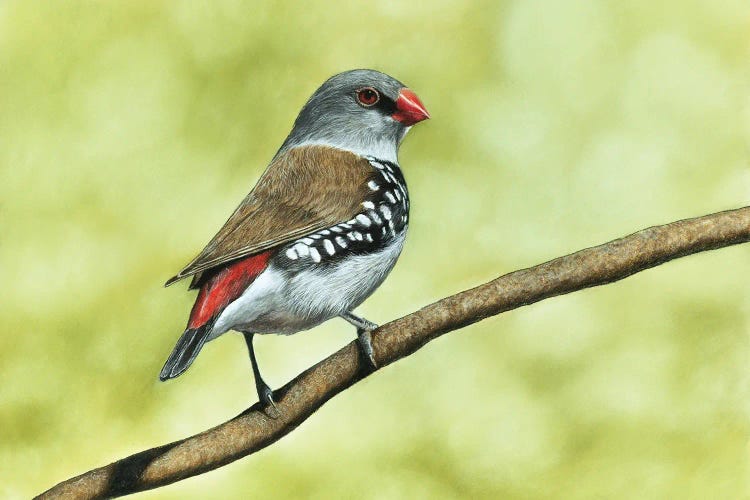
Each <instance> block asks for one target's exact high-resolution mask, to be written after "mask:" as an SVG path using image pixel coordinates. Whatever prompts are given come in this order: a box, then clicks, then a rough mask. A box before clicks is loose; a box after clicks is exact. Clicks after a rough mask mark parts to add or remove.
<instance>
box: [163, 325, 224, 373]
mask: <svg viewBox="0 0 750 500" xmlns="http://www.w3.org/2000/svg"><path fill="white" fill-rule="evenodd" d="M213 326H214V322H213V321H209V322H208V323H206V324H205V325H203V326H199V327H198V328H188V329H187V330H185V332H183V334H182V336H181V337H180V340H178V341H177V345H176V346H174V350H172V354H170V355H169V359H167V362H166V363H164V368H162V369H161V373H160V374H159V380H161V381H164V380H169V379H170V378H175V377H178V376H180V375H182V374H183V373H184V372H185V370H187V369H188V368H189V367H190V365H191V364H192V363H193V360H195V357H196V356H197V355H198V353H199V352H200V351H201V348H202V347H203V344H205V343H206V340H208V335H209V334H210V333H211V329H212V328H213Z"/></svg>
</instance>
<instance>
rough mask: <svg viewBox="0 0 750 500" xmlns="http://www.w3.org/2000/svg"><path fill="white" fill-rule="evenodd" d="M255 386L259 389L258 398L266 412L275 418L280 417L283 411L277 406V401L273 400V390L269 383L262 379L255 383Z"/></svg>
mask: <svg viewBox="0 0 750 500" xmlns="http://www.w3.org/2000/svg"><path fill="white" fill-rule="evenodd" d="M255 388H256V389H257V391H258V400H259V401H260V404H261V405H262V407H263V410H264V411H265V412H266V414H267V415H268V416H269V417H271V418H273V419H277V418H279V417H280V416H281V412H280V411H279V409H278V408H277V407H276V402H274V400H273V391H272V390H271V388H270V387H268V384H266V383H265V382H263V381H262V380H261V381H260V382H258V383H257V384H255Z"/></svg>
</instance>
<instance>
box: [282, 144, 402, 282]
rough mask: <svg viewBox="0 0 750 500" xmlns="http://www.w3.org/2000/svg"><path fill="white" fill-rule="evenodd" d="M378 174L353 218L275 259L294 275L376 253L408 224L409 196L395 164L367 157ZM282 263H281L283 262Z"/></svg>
mask: <svg viewBox="0 0 750 500" xmlns="http://www.w3.org/2000/svg"><path fill="white" fill-rule="evenodd" d="M366 158H367V161H368V162H369V163H370V165H372V166H373V168H374V169H375V170H376V171H377V172H378V176H377V177H376V179H374V180H371V181H370V182H369V183H368V187H369V188H370V193H369V196H368V197H367V198H366V199H365V200H364V201H363V202H362V211H361V212H360V213H358V214H357V215H356V216H355V217H354V218H352V219H350V220H348V221H346V222H342V223H340V224H337V225H335V226H331V227H328V228H326V229H323V230H321V231H318V232H317V233H313V234H310V235H308V236H305V237H304V238H300V239H298V240H295V241H294V242H292V243H290V244H288V245H287V246H285V247H284V248H283V249H282V250H281V251H280V252H279V253H278V255H277V257H276V259H283V266H284V267H285V268H287V269H290V270H292V271H296V270H298V269H299V268H305V267H308V266H313V265H321V266H325V265H328V264H331V263H336V262H338V261H340V259H342V258H345V257H347V256H353V255H364V254H372V253H377V252H380V251H381V250H383V248H384V247H385V246H387V245H388V244H389V243H390V242H391V241H392V240H393V239H394V238H396V237H397V236H400V235H402V234H403V233H404V232H405V231H406V228H407V226H408V224H409V194H408V191H407V189H406V181H405V180H404V176H403V174H402V173H401V169H400V168H399V166H398V165H397V164H396V163H393V162H390V161H386V160H381V159H377V158H374V157H371V156H368V157H366ZM280 263H281V262H280Z"/></svg>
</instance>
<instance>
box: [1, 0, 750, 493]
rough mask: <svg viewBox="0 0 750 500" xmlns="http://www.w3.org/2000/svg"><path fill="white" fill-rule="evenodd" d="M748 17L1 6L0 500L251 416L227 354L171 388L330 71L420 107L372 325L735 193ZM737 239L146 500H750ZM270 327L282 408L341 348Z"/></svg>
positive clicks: (547, 313) (542, 318) (541, 312)
mask: <svg viewBox="0 0 750 500" xmlns="http://www.w3.org/2000/svg"><path fill="white" fill-rule="evenodd" d="M749 13H750V4H748V2H747V0H733V1H731V0H730V1H727V0H724V1H711V0H705V1H694V0H688V1H685V0H669V1H653V0H642V1H625V2H623V1H614V0H612V1H575V0H560V1H543V0H538V1H523V0H517V1H502V2H489V1H485V2H447V1H444V2H439V1H436V2H429V3H428V2H424V3H421V4H420V3H417V2H397V1H388V0H377V1H371V2H363V3H352V4H349V3H343V2H340V3H337V4H334V3H332V2H331V3H327V2H308V3H302V2H299V3H291V2H290V3H278V4H277V3H273V2H256V3H252V2H242V1H212V2H190V1H173V2H154V1H119V2H114V1H113V2H102V1H89V2H84V1H67V2H63V1H54V2H43V1H6V2H2V3H0V224H1V226H0V266H1V267H0V272H1V274H0V279H1V280H2V286H1V287H0V304H1V305H0V321H1V322H2V323H1V326H2V334H1V335H2V336H1V337H0V496H2V497H19V498H23V497H28V496H30V495H31V494H34V493H38V492H40V491H42V490H43V489H46V488H47V487H49V486H52V484H54V483H56V482H57V481H59V480H62V479H65V478H66V477H69V476H71V475H74V474H77V473H80V472H83V471H84V470H87V469H89V468H91V467H94V466H98V465H102V464H104V463H108V462H110V461H113V460H114V459H117V458H120V457H122V456H125V455H126V454H129V453H132V452H135V451H137V450H140V449H143V448H146V447H151V446H154V445H158V444H162V443H165V442H168V441H172V440H175V439H178V438H182V437H185V436H187V435H189V434H192V433H195V432H198V431H201V430H203V429H205V428H207V427H210V426H212V425H215V424H217V423H219V422H221V421H223V420H224V419H227V418H229V417H231V416H233V415H235V414H237V413H238V412H239V411H241V410H242V409H243V408H245V407H246V406H248V405H249V404H250V403H252V402H253V401H254V398H255V394H254V386H253V382H252V374H251V371H250V367H249V364H248V361H247V359H246V352H245V347H244V343H243V341H242V339H241V338H240V337H239V336H238V335H227V336H225V337H224V338H222V339H221V340H220V341H218V342H215V343H212V344H210V345H209V346H208V347H207V348H206V349H205V350H204V352H203V353H202V354H201V356H200V358H199V359H198V361H197V363H196V364H195V365H194V366H193V367H192V368H191V370H190V371H189V372H188V373H187V374H186V375H184V376H183V377H180V378H179V379H177V380H174V381H172V382H169V383H159V382H157V374H158V372H159V369H160V368H161V365H162V363H163V361H164V359H165V358H166V356H167V355H168V353H169V352H170V350H171V348H172V346H173V343H174V341H175V340H176V338H177V336H178V335H179V334H180V332H181V331H182V327H183V326H184V323H185V321H186V315H187V313H188V311H189V309H190V306H191V301H192V299H193V296H194V294H193V293H187V292H186V291H185V285H184V284H180V285H177V286H175V287H172V288H169V289H166V290H165V289H163V288H162V287H161V284H162V283H163V281H164V280H165V279H166V278H168V277H169V276H170V275H172V274H173V273H174V272H175V271H177V270H178V269H179V268H180V267H181V266H182V265H183V264H185V263H186V262H187V261H188V260H189V259H190V258H191V257H193V255H194V254H195V253H196V252H197V251H198V250H199V249H200V248H201V246H202V244H204V243H205V242H206V241H207V240H208V238H209V237H210V236H211V235H212V234H213V232H214V231H215V230H216V229H217V228H218V227H219V226H220V225H221V223H222V222H223V221H224V219H225V218H226V217H227V216H228V215H229V213H231V211H232V209H233V208H234V206H235V205H236V204H237V203H238V202H239V200H240V199H241V198H242V197H243V196H244V194H245V193H246V192H247V191H248V190H249V188H250V187H251V186H252V185H253V183H254V181H255V179H257V177H258V176H259V174H260V173H261V171H262V169H263V168H264V166H265V165H266V162H267V161H268V160H269V158H270V157H271V156H272V155H273V154H274V152H275V150H276V148H277V147H278V146H279V144H280V143H281V141H282V140H283V138H284V137H285V135H286V133H287V132H288V130H289V128H290V126H291V123H292V121H293V120H294V118H295V116H296V113H297V111H298V110H299V108H300V107H301V105H302V104H303V103H304V101H305V99H306V98H307V97H308V96H309V95H310V93H311V92H312V91H313V90H314V89H315V88H316V87H317V86H318V85H319V84H320V83H321V82H322V81H323V80H324V79H325V78H327V77H328V76H329V75H331V74H333V73H336V72H339V71H343V70H346V69H350V68H356V67H373V68H376V69H379V70H382V71H385V72H387V73H390V74H392V75H394V76H395V77H397V78H399V79H401V80H402V81H404V82H406V83H407V84H408V85H410V86H411V87H412V88H413V89H414V90H415V91H416V92H417V93H418V94H419V95H420V96H421V97H422V100H423V101H424V103H425V104H426V106H427V108H428V109H429V110H430V112H431V113H432V116H433V118H432V120H430V121H428V122H426V123H424V124H420V125H419V126H417V127H415V128H414V130H413V131H412V132H411V134H410V136H409V137H408V138H407V140H406V141H405V143H404V145H403V147H402V151H401V156H400V157H401V163H402V166H403V168H404V172H405V175H406V178H407V180H408V183H409V187H410V191H411V193H412V199H413V203H412V206H413V212H412V217H411V229H410V231H411V232H410V235H409V238H408V242H407V245H406V248H405V251H404V253H403V256H402V258H401V260H400V263H399V265H398V266H397V267H396V269H395V271H394V272H393V274H392V276H391V277H390V278H389V280H388V281H387V282H386V284H385V285H384V286H383V287H382V288H381V289H380V291H379V292H377V293H376V294H375V295H374V296H373V297H372V299H371V300H369V301H368V302H367V303H366V304H365V305H364V306H363V307H362V308H361V309H360V311H361V312H363V313H364V314H365V315H366V316H367V317H368V318H370V319H372V320H375V321H377V322H381V323H382V322H385V321H388V320H389V319H392V318H396V317H399V316H401V315H404V314H406V313H408V312H410V311H412V310H414V309H415V308H417V307H419V306H421V305H424V304H426V303H429V302H431V301H433V300H435V299H438V298H440V297H442V296H445V295H447V294H450V293H452V292H456V291H459V290H461V289H464V288H467V287H470V286H473V285H476V284H479V283H481V282H483V281H486V280H489V279H491V278H493V277H495V276H497V275H499V274H502V273H505V272H508V271H511V270H514V269H517V268H520V267H526V266H530V265H533V264H536V263H539V262H542V261H545V260H548V259H550V258H553V257H556V256H558V255H562V254H565V253H568V252H571V251H574V250H577V249H580V248H583V247H586V246H591V245H594V244H598V243H601V242H604V241H607V240H609V239H612V238H615V237H618V236H622V235H624V234H627V233H629V232H632V231H635V230H637V229H640V228H643V227H646V226H649V225H654V224H659V223H664V222H669V221H671V220H675V219H680V218H685V217H689V216H697V215H701V214H704V213H709V212H714V211H719V210H723V209H729V208H733V207H738V206H742V205H744V204H747V201H748V197H750V171H749V170H748V149H747V147H746V144H747V142H748V141H747V139H748V136H749V135H750V112H749V111H748V109H749V106H748V104H750V93H748V86H747V81H748V78H747V77H748V72H747V70H748V67H750V66H749V65H748V56H749V54H750V51H749V50H748V49H749V47H750V44H749V43H748V42H750V17H749V16H748V14H749ZM748 251H749V250H748V248H747V247H735V248H731V249H725V250H721V251H716V252H712V253H710V254H703V255H699V256H694V257H690V258H686V259H683V260H680V261H678V262H674V263H670V264H668V265H665V266H663V267H660V268H657V269H654V270H651V271H648V272H645V273H643V274H640V275H637V276H635V277H633V278H630V279H628V280H625V281H624V282H621V283H617V284H614V285H611V286H607V287H603V288H598V289H592V290H588V291H584V292H581V293H576V294H573V295H570V296H567V297H560V298H555V299H552V300H548V301H546V302H543V303H540V304H536V305H533V306H531V307H528V308H526V309H522V310H518V311H513V312H511V313H508V314H504V315H502V316H501V317H498V318H493V319H490V320H488V321H485V322H483V323H481V324H478V325H475V326H472V327H469V328H466V329H464V330H461V331H459V332H455V333H452V334H449V335H447V336H446V337H443V338H441V339H440V340H438V341H436V342H434V343H433V344H430V345H428V346H427V347H425V348H424V349H423V350H421V351H419V352H418V353H417V354H415V355H414V356H411V357H410V358H408V359H406V360H403V361H401V362H399V363H397V364H396V365H394V366H391V367H388V368H387V369H385V370H383V371H382V372H381V373H378V374H377V375H376V376H374V377H372V378H370V379H368V380H366V381H365V382H364V383H361V384H359V385H357V386H356V387H354V388H353V389H351V390H349V391H347V392H346V393H344V394H342V395H340V396H339V397H336V398H335V399H334V400H332V401H331V402H330V403H328V404H327V405H326V406H325V407H324V408H323V409H322V410H320V411H319V412H318V413H317V414H316V415H314V416H313V417H312V418H310V420H309V421H307V422H305V423H304V425H302V426H301V428H299V429H298V430H296V431H295V432H294V433H292V434H291V435H290V436H288V437H287V438H285V439H283V440H282V441H281V442H279V443H277V444H275V445H273V446H272V447H270V448H269V449H267V450H265V451H263V452H261V453H259V454H257V455H254V456H252V457H250V458H247V459H243V460H240V461H239V462H236V463H234V464H232V465H229V466H227V467H224V468H222V469H220V470H219V471H215V472H211V473H208V474H205V475H203V476H200V477H198V478H194V479H189V480H186V481H184V482H181V483H179V484H177V485H172V486H168V487H165V488H163V489H159V490H157V491H154V492H150V493H148V494H146V495H144V497H146V498H175V499H176V498H210V497H217V498H218V497H234V498H245V497H248V498H305V497H311V498H336V497H339V498H468V497H480V498H550V499H552V498H623V499H625V498H696V499H697V498H700V499H702V498H747V497H748V495H750V490H749V489H748V477H749V476H748V471H749V469H748V465H749V461H748V458H749V456H748V454H749V453H750V452H749V450H750V448H749V446H748V439H749V437H750V337H748V334H749V333H750V259H748ZM352 337H353V331H352V329H351V328H350V327H348V326H347V325H346V324H344V323H343V322H342V321H332V322H330V323H327V324H325V325H323V326H321V327H318V328H316V329H314V330H313V331H311V332H308V333H305V334H304V335H298V336H293V337H284V338H282V337H265V338H261V339H260V340H259V341H258V343H257V347H258V351H259V358H260V363H261V367H262V369H263V371H264V373H265V374H266V378H267V380H268V381H269V382H270V383H271V384H272V385H273V386H274V387H277V386H279V385H281V384H283V383H284V382H286V381H287V380H289V379H290V378H292V377H293V376H294V375H295V374H297V373H298V372H299V371H300V370H302V369H303V368H305V367H307V366H309V365H311V364H312V363H314V362H316V361H318V360H320V359H321V358H323V357H324V356H326V355H327V354H328V353H330V352H332V351H334V350H335V349H337V348H338V347H339V346H341V345H343V344H344V343H346V342H348V341H350V340H351V339H352Z"/></svg>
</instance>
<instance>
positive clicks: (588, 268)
mask: <svg viewBox="0 0 750 500" xmlns="http://www.w3.org/2000/svg"><path fill="white" fill-rule="evenodd" d="M747 241H750V207H745V208H740V209H737V210H730V211H727V212H720V213H716V214H712V215H706V216H704V217H699V218H696V219H687V220H683V221H678V222H674V223H671V224H667V225H664V226H657V227H652V228H649V229H644V230H643V231H639V232H637V233H634V234H631V235H630V236H626V237H624V238H621V239H618V240H614V241H611V242H609V243H605V244H603V245H600V246H597V247H593V248H587V249H585V250H581V251H579V252H576V253H574V254H570V255H566V256H565V257H560V258H557V259H555V260H552V261H549V262H546V263H544V264H540V265H538V266H535V267H532V268H529V269H522V270H520V271H515V272H512V273H510V274H506V275H504V276H501V277H499V278H497V279H495V280H493V281H490V282H489V283H485V284H484V285H481V286H478V287H476V288H473V289H471V290H467V291H464V292H461V293H458V294H456V295H453V296H451V297H447V298H445V299H442V300H440V301H438V302H435V303H434V304H431V305H429V306H427V307H424V308H422V309H420V310H419V311H417V312H415V313H412V314H409V315H408V316H405V317H403V318H400V319H397V320H395V321H392V322H390V323H388V324H386V325H383V326H382V327H380V328H378V330H377V331H375V332H374V333H373V336H372V344H373V348H374V350H375V359H376V361H377V363H378V366H379V367H381V368H382V367H383V366H386V365H389V364H391V363H393V362H394V361H397V360H399V359H401V358H404V357H406V356H408V355H410V354H411V353H413V352H414V351H416V350H417V349H419V348H420V347H422V346H423V345H425V344H426V343H427V342H429V341H430V340H432V339H434V338H436V337H439V336H440V335H442V334H444V333H447V332H450V331H452V330H456V329H458V328H462V327H464V326H467V325H470V324H472V323H475V322H477V321H480V320H482V319H484V318H487V317H489V316H493V315H496V314H500V313H502V312H504V311H509V310H511V309H516V308H518V307H521V306H524V305H528V304H532V303H534V302H538V301H540V300H543V299H546V298H548V297H554V296H556V295H562V294H566V293H570V292H574V291H576V290H581V289H584V288H589V287H593V286H598V285H604V284H606V283H611V282H613V281H618V280H621V279H623V278H626V277H628V276H630V275H631V274H634V273H637V272H639V271H643V270H645V269H648V268H651V267H654V266H658V265H659V264H663V263H665V262H667V261H670V260H672V259H676V258H679V257H684V256H686V255H690V254H693V253H697V252H703V251H706V250H713V249H716V248H721V247H726V246H729V245H735V244H738V243H743V242H747ZM369 373H371V372H368V371H367V362H366V361H364V360H362V359H360V357H359V351H358V349H357V346H356V343H355V342H352V343H350V344H349V345H347V346H346V347H344V348H343V349H341V350H339V351H338V352H336V353H335V354H332V355H331V356H329V357H328V358H326V359H324V360H323V361H321V362H320V363H318V364H316V365H315V366H313V367H312V368H309V369H308V370H306V371H305V372H303V373H302V374H300V375H299V376H298V377H296V378H295V379H294V380H292V381H291V382H289V383H287V384H286V385H285V386H284V387H282V388H281V389H279V390H277V391H275V393H274V399H275V400H276V401H277V404H278V408H279V411H280V412H281V417H279V418H277V419H273V418H269V417H268V416H266V414H264V413H263V412H262V411H261V408H260V407H259V404H258V403H256V404H255V405H253V406H252V407H250V408H248V409H247V410H246V411H244V412H243V413H241V414H240V415H238V416H236V417H235V418H233V419H231V420H229V421H228V422H225V423H223V424H221V425H219V426H217V427H214V428H213V429H209V430H207V431H205V432H203V433H200V434H197V435H195V436H192V437H189V438H187V439H183V440H181V441H177V442H174V443H170V444H166V445H163V446H159V447H157V448H152V449H150V450H146V451H142V452H140V453H136V454H135V455H131V456H129V457H127V458H123V459H122V460H118V461H117V462H115V463H112V464H110V465H107V466H104V467H101V468H98V469H94V470H92V471H89V472H86V473H84V474H82V475H80V476H78V477H75V478H73V479H69V480H67V481H65V482H63V483H60V484H58V485H57V486H55V487H53V488H52V489H50V490H48V491H46V492H45V493H43V494H41V495H40V496H39V497H37V498H57V497H65V498H87V499H88V498H105V497H114V496H120V495H126V494H128V493H135V492H138V491H143V490H148V489H152V488H157V487H159V486H163V485H166V484H170V483H174V482H176V481H179V480H181V479H185V478H187V477H190V476H195V475H198V474H201V473H204V472H207V471H209V470H212V469H216V468H218V467H221V466H223V465H226V464H228V463H230V462H233V461H234V460H237V459H239V458H242V457H244V456H246V455H249V454H251V453H254V452H256V451H258V450H261V449H263V448H265V447H266V446H268V445H270V444H272V443H274V442H275V441H277V440H279V439H281V438H282V437H283V436H285V435H286V434H287V433H289V432H291V431H292V430H294V429H295V428H296V427H297V426H298V425H300V424H301V423H302V422H303V421H305V419H307V417H309V416H310V415H312V414H313V413H314V412H315V410H317V409H318V408H320V407H321V406H322V405H323V404H324V403H325V402H326V401H328V400H329V399H331V398H332V397H333V396H335V395H336V394H338V393H340V392H342V391H343V390H345V389H347V388H348V387H350V386H351V385H353V384H354V383H356V382H357V381H359V380H361V379H362V378H364V377H365V376H367V375H369Z"/></svg>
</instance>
